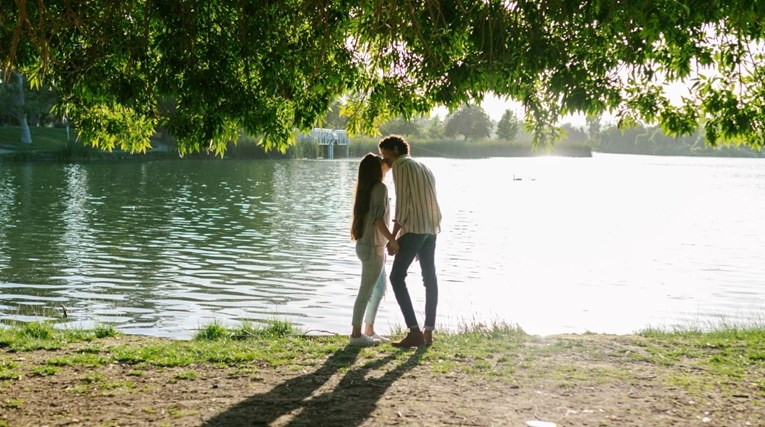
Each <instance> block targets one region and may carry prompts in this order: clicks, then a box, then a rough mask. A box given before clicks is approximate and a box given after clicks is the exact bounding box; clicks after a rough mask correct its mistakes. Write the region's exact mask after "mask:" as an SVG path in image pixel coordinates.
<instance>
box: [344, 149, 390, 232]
mask: <svg viewBox="0 0 765 427" xmlns="http://www.w3.org/2000/svg"><path fill="white" fill-rule="evenodd" d="M382 178H383V173H382V159H381V158H380V157H379V156H376V155H374V154H372V153H369V154H367V155H366V156H364V158H363V159H361V164H360V165H359V179H358V181H356V196H355V200H354V202H353V223H352V225H351V238H352V239H353V240H359V239H361V236H363V235H364V219H365V218H366V217H367V213H368V212H369V206H370V205H371V203H372V189H373V188H374V186H375V184H377V183H378V182H382Z"/></svg>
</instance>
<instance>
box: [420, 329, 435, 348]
mask: <svg viewBox="0 0 765 427" xmlns="http://www.w3.org/2000/svg"><path fill="white" fill-rule="evenodd" d="M422 339H423V341H425V345H426V346H428V347H430V346H431V345H433V331H425V332H423V333H422Z"/></svg>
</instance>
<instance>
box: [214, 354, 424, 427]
mask: <svg viewBox="0 0 765 427" xmlns="http://www.w3.org/2000/svg"><path fill="white" fill-rule="evenodd" d="M360 351H361V348H360V347H357V346H346V347H344V348H342V349H340V350H337V351H336V352H335V353H333V354H332V355H331V356H330V357H329V358H328V359H327V360H326V362H324V364H323V365H322V366H321V367H320V368H319V369H317V370H316V371H314V372H310V373H308V374H305V375H302V376H299V377H295V378H292V379H290V380H287V381H285V382H283V383H281V384H278V385H276V386H275V387H274V388H272V389H271V390H269V391H268V392H265V393H261V394H257V395H254V396H252V397H249V398H247V399H246V400H244V401H242V402H239V403H238V404H236V405H235V406H233V407H231V408H229V409H227V410H226V411H224V412H222V413H220V414H218V415H216V416H215V417H213V418H212V419H210V420H208V421H207V422H206V423H204V424H203V425H204V426H205V427H212V426H216V427H217V426H262V425H270V424H271V423H273V422H275V421H277V420H279V424H284V425H343V426H354V425H360V424H362V423H363V422H364V421H366V420H367V418H368V417H369V415H370V414H371V413H372V411H374V409H375V406H376V405H377V401H378V400H380V398H381V397H382V396H383V395H384V394H385V391H386V390H387V389H388V388H389V387H390V386H391V385H392V384H393V383H394V382H395V381H396V380H397V379H399V378H401V376H402V375H403V374H404V373H406V372H407V371H409V370H411V369H412V368H414V367H415V366H417V365H418V364H419V363H420V359H421V357H422V355H423V354H424V352H425V351H427V350H426V349H425V348H424V347H421V348H418V349H417V350H415V351H414V352H413V353H412V354H411V355H410V356H409V357H408V358H406V359H402V360H398V358H399V356H400V355H401V352H396V353H393V354H390V355H388V356H385V357H382V358H380V359H370V361H369V362H367V363H364V364H362V365H360V366H354V364H355V363H356V360H357V359H358V356H359V353H360ZM396 363H397V365H395V364H396ZM388 364H394V365H395V367H393V368H392V369H390V368H386V365H388ZM342 371H344V372H343V373H341V374H340V375H342V378H340V380H339V381H338V382H337V385H336V386H335V387H334V388H333V389H331V390H327V391H319V389H320V388H321V387H322V386H324V385H325V384H326V383H327V382H328V381H330V380H331V379H332V377H333V376H335V375H336V374H338V373H340V372H342ZM371 373H373V374H375V375H370V376H369V377H367V376H368V375H369V374H371ZM377 374H382V375H379V376H378V375H377ZM282 417H284V418H283V419H280V418H282Z"/></svg>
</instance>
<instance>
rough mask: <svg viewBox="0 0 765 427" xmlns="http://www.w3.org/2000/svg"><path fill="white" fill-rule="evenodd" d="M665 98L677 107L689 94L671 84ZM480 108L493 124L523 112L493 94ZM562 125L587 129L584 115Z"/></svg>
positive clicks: (435, 111) (608, 116) (443, 112)
mask: <svg viewBox="0 0 765 427" xmlns="http://www.w3.org/2000/svg"><path fill="white" fill-rule="evenodd" d="M665 88H666V93H667V97H668V98H669V101H670V103H672V104H674V105H679V104H680V103H681V102H682V101H681V98H682V96H687V95H688V94H689V92H688V89H687V87H686V86H685V85H684V84H683V83H672V84H669V85H666V86H665ZM481 107H483V109H484V111H486V114H488V115H489V117H490V118H491V119H492V120H493V121H494V122H499V120H500V119H501V118H502V114H504V113H505V110H508V109H510V110H512V111H514V112H515V116H516V117H518V118H521V119H522V118H523V117H524V111H523V106H522V105H521V103H519V102H517V101H511V100H507V99H505V98H501V97H498V96H496V95H494V94H487V95H486V96H485V97H484V100H483V102H482V103H481ZM448 113H449V110H448V109H446V108H445V107H438V108H435V109H433V111H432V112H431V115H436V114H437V115H439V116H441V117H446V115H447V114H448ZM614 117H615V116H614V115H613V114H604V115H603V122H602V123H603V124H605V123H610V122H613V121H614ZM564 123H570V124H571V125H573V126H574V127H577V128H582V129H585V128H586V127H587V123H586V118H585V116H584V114H576V115H569V116H565V117H563V118H562V119H561V124H564Z"/></svg>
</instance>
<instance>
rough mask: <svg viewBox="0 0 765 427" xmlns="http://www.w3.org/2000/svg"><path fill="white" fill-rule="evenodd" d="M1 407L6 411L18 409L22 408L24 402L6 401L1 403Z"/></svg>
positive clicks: (16, 400)
mask: <svg viewBox="0 0 765 427" xmlns="http://www.w3.org/2000/svg"><path fill="white" fill-rule="evenodd" d="M3 406H5V407H6V408H8V409H19V408H21V407H22V406H24V401H23V400H21V399H8V400H6V401H5V402H3Z"/></svg>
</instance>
